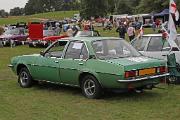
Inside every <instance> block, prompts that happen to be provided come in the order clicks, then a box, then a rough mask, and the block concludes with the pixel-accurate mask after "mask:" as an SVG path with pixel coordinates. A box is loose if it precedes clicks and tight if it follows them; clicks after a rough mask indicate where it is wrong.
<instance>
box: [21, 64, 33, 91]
mask: <svg viewBox="0 0 180 120" xmlns="http://www.w3.org/2000/svg"><path fill="white" fill-rule="evenodd" d="M18 82H19V85H20V86H21V87H22V88H29V87H31V86H32V85H33V79H32V77H31V75H30V73H29V71H28V69H27V68H25V67H24V68H21V70H20V72H19V75H18Z"/></svg>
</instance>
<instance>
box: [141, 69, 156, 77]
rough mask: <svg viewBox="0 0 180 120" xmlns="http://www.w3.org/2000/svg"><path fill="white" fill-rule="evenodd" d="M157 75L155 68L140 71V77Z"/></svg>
mask: <svg viewBox="0 0 180 120" xmlns="http://www.w3.org/2000/svg"><path fill="white" fill-rule="evenodd" d="M154 73H156V69H155V68H149V69H144V70H139V75H140V76H141V75H150V74H154Z"/></svg>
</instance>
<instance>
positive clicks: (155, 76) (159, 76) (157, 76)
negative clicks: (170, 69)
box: [117, 73, 169, 83]
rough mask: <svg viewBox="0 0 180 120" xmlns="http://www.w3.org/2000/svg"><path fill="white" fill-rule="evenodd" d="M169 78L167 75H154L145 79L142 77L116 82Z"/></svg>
mask: <svg viewBox="0 0 180 120" xmlns="http://www.w3.org/2000/svg"><path fill="white" fill-rule="evenodd" d="M166 76H169V73H166V74H162V75H154V76H147V77H143V78H137V79H128V80H117V81H118V82H124V83H126V82H137V81H143V80H147V79H154V78H161V77H166Z"/></svg>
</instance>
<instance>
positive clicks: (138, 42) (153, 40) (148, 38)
mask: <svg viewBox="0 0 180 120" xmlns="http://www.w3.org/2000/svg"><path fill="white" fill-rule="evenodd" d="M131 44H132V46H134V47H135V48H136V49H137V50H138V51H139V52H140V53H141V54H143V55H144V56H147V57H152V58H158V59H164V60H167V55H170V54H172V53H175V58H176V68H177V72H178V73H177V72H176V73H174V72H173V71H171V72H173V74H172V75H175V76H176V77H173V76H172V77H171V78H170V79H169V80H170V81H173V82H174V83H176V84H180V35H178V36H177V39H176V40H175V41H168V40H165V39H163V38H162V34H148V35H143V36H142V37H141V38H135V39H134V40H132V41H131Z"/></svg>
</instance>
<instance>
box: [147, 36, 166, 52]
mask: <svg viewBox="0 0 180 120" xmlns="http://www.w3.org/2000/svg"><path fill="white" fill-rule="evenodd" d="M163 45H164V43H163V40H162V37H152V38H151V40H150V42H149V45H148V49H147V51H161V50H162V48H163Z"/></svg>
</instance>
